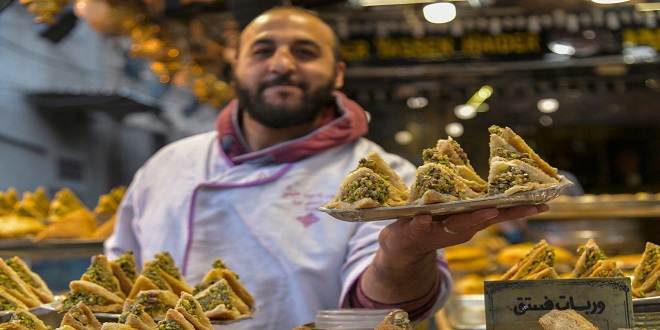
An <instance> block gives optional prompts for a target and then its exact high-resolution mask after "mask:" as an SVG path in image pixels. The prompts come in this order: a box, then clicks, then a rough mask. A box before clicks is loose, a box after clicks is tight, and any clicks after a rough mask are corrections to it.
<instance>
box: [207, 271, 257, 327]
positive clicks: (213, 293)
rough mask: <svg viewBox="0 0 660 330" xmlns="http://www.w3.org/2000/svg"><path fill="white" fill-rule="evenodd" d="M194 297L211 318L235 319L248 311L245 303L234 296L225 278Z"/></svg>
mask: <svg viewBox="0 0 660 330" xmlns="http://www.w3.org/2000/svg"><path fill="white" fill-rule="evenodd" d="M195 299H197V301H198V302H199V304H200V305H201V306H202V309H204V314H206V316H207V317H208V318H209V319H211V320H214V319H223V320H235V319H238V318H241V317H243V314H249V313H250V311H249V308H248V307H247V305H246V304H245V303H244V302H243V301H241V300H240V298H238V296H236V294H235V293H234V292H233V291H232V289H231V286H229V284H228V283H227V281H226V280H225V279H221V280H220V281H218V282H216V283H214V284H213V285H211V286H210V287H208V288H206V289H205V290H204V291H202V292H200V293H198V294H196V295H195Z"/></svg>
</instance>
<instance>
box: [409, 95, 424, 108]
mask: <svg viewBox="0 0 660 330" xmlns="http://www.w3.org/2000/svg"><path fill="white" fill-rule="evenodd" d="M406 104H407V105H408V108H410V109H421V108H423V107H425V106H427V105H428V104H429V100H428V99H427V98H425V97H423V96H418V97H409V98H408V100H407V101H406Z"/></svg>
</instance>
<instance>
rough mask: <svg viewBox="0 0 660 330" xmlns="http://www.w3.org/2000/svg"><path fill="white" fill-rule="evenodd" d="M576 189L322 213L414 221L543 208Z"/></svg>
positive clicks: (565, 181) (567, 183)
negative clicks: (423, 217) (421, 217)
mask: <svg viewBox="0 0 660 330" xmlns="http://www.w3.org/2000/svg"><path fill="white" fill-rule="evenodd" d="M572 185H573V182H571V181H569V180H568V179H566V178H564V177H561V181H560V184H559V185H556V186H552V187H548V188H543V189H536V190H530V191H525V192H520V193H516V194H513V195H510V196H497V195H496V196H491V197H485V198H475V199H469V200H462V201H455V202H446V203H434V204H426V205H405V206H388V207H376V208H370V209H358V210H337V209H328V208H326V207H323V206H321V207H319V208H318V210H319V211H321V212H325V213H328V214H330V215H331V216H333V217H335V218H337V219H339V220H343V221H351V222H366V221H377V220H388V219H398V218H412V217H414V216H415V215H418V214H431V215H448V214H454V213H462V212H469V211H474V210H478V209H485V208H490V207H497V208H506V207H512V206H521V205H534V204H542V203H546V202H548V201H550V200H553V199H555V198H557V196H559V195H561V193H562V192H563V191H564V190H565V189H566V188H568V187H570V186H572Z"/></svg>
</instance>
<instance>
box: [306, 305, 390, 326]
mask: <svg viewBox="0 0 660 330" xmlns="http://www.w3.org/2000/svg"><path fill="white" fill-rule="evenodd" d="M393 311H394V309H367V308H352V309H348V308H347V309H326V310H320V311H318V312H316V321H315V322H314V323H315V326H316V327H315V329H324V330H325V329H343V330H349V329H350V330H373V328H375V327H376V326H377V325H378V324H379V323H381V322H382V321H383V320H384V319H385V317H386V316H387V315H388V314H389V313H391V312H393Z"/></svg>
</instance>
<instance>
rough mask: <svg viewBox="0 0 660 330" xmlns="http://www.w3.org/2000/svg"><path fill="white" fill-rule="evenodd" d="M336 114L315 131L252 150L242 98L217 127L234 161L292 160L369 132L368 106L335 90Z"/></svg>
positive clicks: (224, 148)
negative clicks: (240, 111)
mask: <svg viewBox="0 0 660 330" xmlns="http://www.w3.org/2000/svg"><path fill="white" fill-rule="evenodd" d="M334 96H335V99H336V102H335V106H336V111H334V112H335V113H336V117H335V118H333V119H330V120H329V121H328V123H326V124H325V125H323V126H321V127H319V128H318V129H316V130H315V131H313V132H311V133H309V134H307V135H305V136H303V137H300V138H297V139H294V140H290V141H287V142H283V143H280V144H277V145H274V146H272V147H269V148H267V149H264V150H259V151H256V152H252V151H249V148H248V147H247V144H246V143H245V139H244V138H243V134H242V133H241V129H240V126H239V124H238V101H237V100H233V101H231V102H230V103H229V104H228V105H227V106H226V107H225V108H224V109H222V111H221V112H220V114H219V115H218V118H217V120H216V123H215V124H216V129H217V130H218V137H219V139H220V148H221V149H222V150H221V152H222V153H224V154H226V155H227V157H228V158H229V159H230V160H231V161H232V162H233V163H234V164H241V163H245V162H250V163H252V162H255V163H256V162H258V163H275V164H281V163H291V162H295V161H297V160H300V159H302V158H305V157H309V156H312V155H315V154H317V153H320V152H322V151H325V150H328V149H331V148H334V147H338V146H341V145H344V144H347V143H349V142H351V141H354V140H355V139H357V138H359V137H361V136H363V135H365V134H366V133H367V131H368V122H367V116H366V114H365V112H364V109H362V107H360V106H359V105H358V104H357V103H355V102H354V101H353V100H350V99H349V98H347V97H346V95H344V94H342V93H340V92H335V93H334Z"/></svg>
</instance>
